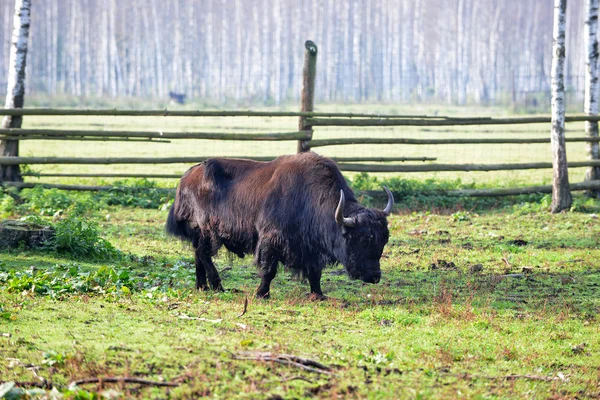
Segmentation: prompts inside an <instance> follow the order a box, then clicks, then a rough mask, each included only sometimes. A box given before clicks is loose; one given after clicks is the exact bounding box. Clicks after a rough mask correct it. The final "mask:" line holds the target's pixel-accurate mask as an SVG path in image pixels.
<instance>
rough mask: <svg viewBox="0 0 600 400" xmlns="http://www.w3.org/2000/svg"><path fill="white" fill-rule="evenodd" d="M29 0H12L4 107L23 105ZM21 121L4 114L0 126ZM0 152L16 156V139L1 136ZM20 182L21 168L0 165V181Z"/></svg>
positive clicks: (17, 123)
mask: <svg viewBox="0 0 600 400" xmlns="http://www.w3.org/2000/svg"><path fill="white" fill-rule="evenodd" d="M30 8H31V2H30V0H15V17H14V29H13V35H12V46H11V49H10V61H9V70H8V85H7V89H6V103H5V107H6V108H23V103H24V101H25V65H26V61H27V39H28V37H29V24H30V22H31V18H30ZM22 122H23V117H21V116H10V115H7V116H5V117H4V119H3V120H2V128H3V129H5V128H20V127H21V123H22ZM0 155H2V156H4V157H5V156H13V157H14V156H18V155H19V141H18V140H1V141H0ZM2 181H18V182H22V181H23V178H21V169H20V168H19V166H18V165H0V182H2Z"/></svg>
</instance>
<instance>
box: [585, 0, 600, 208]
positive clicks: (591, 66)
mask: <svg viewBox="0 0 600 400" xmlns="http://www.w3.org/2000/svg"><path fill="white" fill-rule="evenodd" d="M585 8H586V12H587V17H586V20H585V25H584V28H583V29H584V32H583V40H584V43H585V49H586V57H585V65H586V71H585V102H584V105H583V112H585V113H586V114H588V115H597V114H598V37H597V31H598V0H586V7H585ZM585 132H586V134H587V135H588V136H590V137H598V123H597V122H589V121H587V122H586V123H585ZM587 154H588V158H589V159H591V160H598V159H599V158H600V157H599V154H598V142H588V144H587ZM597 179H600V167H589V168H588V169H587V171H586V173H585V180H586V181H589V180H597ZM590 194H591V195H594V196H596V197H597V196H600V192H598V191H596V192H591V193H590Z"/></svg>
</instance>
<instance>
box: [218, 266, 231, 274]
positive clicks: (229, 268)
mask: <svg viewBox="0 0 600 400" xmlns="http://www.w3.org/2000/svg"><path fill="white" fill-rule="evenodd" d="M231 269H233V267H225V268H223V269H222V270H220V271H219V273H220V274H222V273H223V272H225V271H229V270H231Z"/></svg>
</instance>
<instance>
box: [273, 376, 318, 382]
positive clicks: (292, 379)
mask: <svg viewBox="0 0 600 400" xmlns="http://www.w3.org/2000/svg"><path fill="white" fill-rule="evenodd" d="M289 381H304V382H308V383H314V381H311V380H310V379H308V378H305V377H303V376H299V375H298V376H290V377H289V378H283V379H281V381H280V382H289Z"/></svg>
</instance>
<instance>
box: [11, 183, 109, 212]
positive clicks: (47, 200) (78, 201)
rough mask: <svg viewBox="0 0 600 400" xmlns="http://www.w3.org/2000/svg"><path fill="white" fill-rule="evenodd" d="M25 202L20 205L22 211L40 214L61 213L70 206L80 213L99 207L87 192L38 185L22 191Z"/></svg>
mask: <svg viewBox="0 0 600 400" xmlns="http://www.w3.org/2000/svg"><path fill="white" fill-rule="evenodd" d="M21 199H22V201H23V203H22V204H21V205H19V211H21V212H34V213H37V214H39V215H47V216H53V215H59V214H62V213H64V212H66V210H67V209H69V207H73V210H75V212H76V213H77V214H79V215H82V214H84V213H87V212H89V211H91V210H96V209H98V206H99V204H98V203H97V202H95V201H94V200H93V198H92V196H91V195H90V194H87V193H67V192H66V191H64V190H59V189H54V188H53V189H45V188H43V187H42V186H36V187H34V188H33V189H24V190H23V191H22V192H21Z"/></svg>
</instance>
